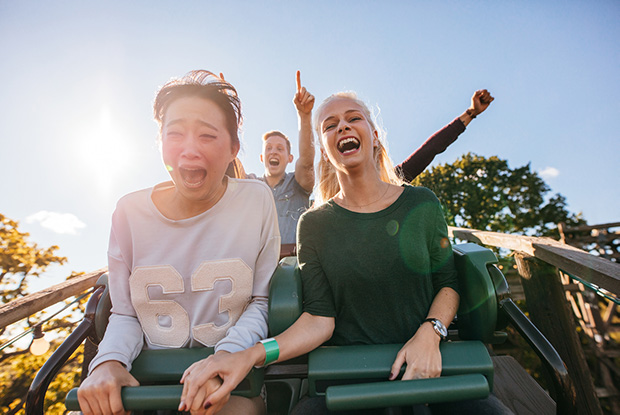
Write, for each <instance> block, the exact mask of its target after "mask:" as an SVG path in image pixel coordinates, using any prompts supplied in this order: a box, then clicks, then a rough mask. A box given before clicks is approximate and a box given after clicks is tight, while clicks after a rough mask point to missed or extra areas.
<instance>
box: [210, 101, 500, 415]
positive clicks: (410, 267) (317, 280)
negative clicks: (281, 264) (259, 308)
mask: <svg viewBox="0 0 620 415" xmlns="http://www.w3.org/2000/svg"><path fill="white" fill-rule="evenodd" d="M315 128H316V131H317V135H318V136H319V137H320V147H321V154H322V157H321V160H320V162H319V168H318V169H319V172H318V178H319V183H318V188H317V189H316V191H315V192H316V193H317V199H319V200H324V201H326V202H325V203H324V204H322V205H321V206H318V207H315V208H313V209H311V210H309V211H308V212H306V213H305V214H304V215H303V216H302V217H301V219H300V222H299V227H298V234H297V241H298V261H299V268H300V271H301V279H302V284H303V299H304V301H303V313H302V315H301V316H300V317H299V319H298V320H297V321H296V322H295V323H294V324H293V325H292V326H291V327H290V328H289V329H288V330H286V331H285V332H284V333H282V334H280V335H279V336H276V337H275V339H268V340H265V341H263V342H262V343H259V344H257V345H255V346H253V347H251V348H249V349H247V350H244V351H242V352H239V353H234V354H230V355H226V356H221V357H215V358H214V359H212V361H211V362H209V365H207V366H208V367H207V368H205V370H204V371H203V376H205V377H211V376H219V377H221V378H222V379H224V383H223V385H222V387H221V388H220V389H219V390H217V391H216V392H215V393H213V394H211V395H210V396H209V397H207V402H208V403H212V404H213V405H214V406H217V405H218V402H220V401H221V400H222V399H223V400H225V399H226V396H227V394H228V393H229V392H230V390H232V388H234V387H235V386H236V385H237V384H238V382H240V381H241V379H243V377H244V376H245V375H246V373H247V372H248V371H249V370H250V369H251V368H252V366H254V365H262V364H265V363H267V364H268V363H272V359H271V357H272V356H276V355H277V353H273V352H272V351H273V350H274V349H276V350H277V349H279V357H277V360H278V361H284V360H288V359H291V358H293V357H296V356H299V355H301V354H304V353H308V352H310V351H311V350H313V349H315V348H316V347H318V346H320V345H322V344H330V345H354V344H381V343H402V344H404V346H403V347H402V348H401V350H400V351H399V353H398V354H397V356H396V359H395V361H394V363H393V366H392V369H391V375H390V379H392V380H395V379H396V377H397V375H398V373H399V372H400V368H401V367H402V366H403V365H404V364H406V369H405V372H404V375H403V377H402V379H414V378H429V377H437V376H439V375H440V373H441V354H440V352H439V343H440V340H441V339H442V333H443V332H444V329H445V327H446V326H448V325H449V324H450V322H451V321H452V319H453V318H454V315H455V313H456V310H457V308H458V304H459V295H458V293H457V278H456V270H455V267H454V262H453V257H452V249H451V247H450V242H449V240H448V237H447V226H446V222H445V220H444V217H443V214H442V209H441V206H440V204H439V201H438V200H437V198H436V197H435V195H434V194H433V193H432V192H431V191H430V190H428V189H426V188H420V187H412V186H409V185H403V184H402V183H401V181H400V180H399V179H398V178H397V177H396V176H395V175H394V168H393V166H392V164H391V161H390V159H389V157H388V155H387V151H386V148H385V145H384V144H383V142H382V139H381V137H380V134H379V132H378V129H377V127H376V126H375V123H374V121H373V119H372V116H371V114H370V111H369V110H368V108H367V107H366V105H365V104H364V103H363V102H361V101H360V100H359V99H358V98H357V97H356V96H355V94H352V93H338V94H335V95H332V96H331V97H329V98H328V99H326V100H325V101H324V102H323V104H322V105H321V106H320V107H319V109H318V111H317V116H316V120H315ZM267 349H269V350H270V353H268V354H267V353H266V350H267ZM267 355H269V357H270V359H269V360H268V361H267V362H266V359H267ZM490 401H492V402H489V400H485V401H484V402H481V401H479V402H469V403H467V404H465V403H459V404H458V405H456V406H455V405H452V407H451V408H448V409H447V411H448V413H462V412H465V413H505V412H506V411H505V409H506V408H505V407H503V405H502V404H501V403H500V402H499V401H497V399H495V398H493V397H492V398H491V399H490ZM440 409H445V408H434V410H437V412H438V413H439V410H440ZM294 412H295V413H298V414H302V413H303V414H310V413H311V414H319V413H328V411H327V408H326V407H325V403H324V399H323V398H311V399H304V400H302V401H301V402H300V404H299V405H298V407H297V408H296V410H295V411H294Z"/></svg>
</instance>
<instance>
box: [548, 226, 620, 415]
mask: <svg viewBox="0 0 620 415" xmlns="http://www.w3.org/2000/svg"><path fill="white" fill-rule="evenodd" d="M558 229H559V231H560V241H561V242H562V243H565V244H568V245H571V246H574V247H577V248H579V249H583V250H584V251H588V252H592V253H595V254H596V255H598V256H600V257H602V258H607V259H609V260H610V261H613V262H616V263H620V222H615V223H605V224H601V225H590V226H579V227H574V228H569V227H567V226H566V225H565V224H563V223H560V224H558ZM560 276H561V278H562V284H563V285H564V288H565V291H566V299H567V301H568V303H569V305H570V306H571V308H572V310H573V312H574V314H575V316H576V317H577V321H578V323H579V326H580V328H581V330H582V331H583V333H584V334H585V335H586V336H588V338H589V339H590V341H589V342H588V344H587V348H586V350H585V351H586V354H588V355H589V356H590V357H591V361H596V362H597V367H595V368H594V370H593V371H594V372H595V377H596V378H597V379H598V383H599V385H600V387H599V388H597V395H598V396H599V397H607V398H609V399H610V402H611V406H612V410H613V412H614V413H619V414H620V396H619V392H618V388H617V387H616V385H615V383H614V381H613V379H614V377H615V378H616V379H620V369H619V368H618V366H617V365H615V364H614V359H615V358H618V357H620V345H619V344H618V342H617V341H615V340H614V339H613V337H614V336H613V335H614V334H616V335H617V334H619V333H620V324H618V323H617V321H618V318H617V317H618V316H619V315H620V314H619V313H618V309H619V308H620V305H619V304H618V301H617V300H618V298H617V297H618V296H617V295H615V296H607V297H605V296H598V295H595V294H594V291H593V289H592V287H588V286H586V284H584V282H582V281H581V280H580V279H579V278H574V277H573V276H571V275H570V274H569V273H566V272H560ZM614 297H615V298H614ZM601 308H603V310H601Z"/></svg>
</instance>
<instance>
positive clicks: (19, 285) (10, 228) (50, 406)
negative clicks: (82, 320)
mask: <svg viewBox="0 0 620 415" xmlns="http://www.w3.org/2000/svg"><path fill="white" fill-rule="evenodd" d="M18 227H19V224H18V223H17V222H16V221H13V220H11V219H9V218H7V217H6V216H4V215H2V214H0V300H1V303H0V304H6V303H8V302H9V301H11V300H14V299H16V298H20V297H23V296H24V295H26V294H28V293H29V286H28V283H29V282H30V281H32V278H36V277H39V276H40V275H43V274H44V273H45V271H46V269H47V267H48V266H50V265H53V264H58V265H62V264H64V263H65V262H66V260H67V258H65V257H62V256H58V255H56V254H55V252H56V251H57V250H58V246H55V245H54V246H51V247H49V248H40V247H38V246H37V244H36V243H32V242H30V241H29V240H28V238H29V236H30V235H29V234H28V233H25V232H21V231H20V230H19V228H18ZM76 275H79V274H77V273H72V274H71V276H69V278H71V277H74V276H76ZM83 303H84V301H81V302H80V303H76V304H74V305H73V307H72V308H71V309H70V310H71V311H73V312H76V311H80V310H83ZM45 315H46V312H45V311H44V312H42V313H40V314H39V315H38V316H35V317H32V316H31V317H30V318H28V320H27V321H26V326H32V325H34V324H36V323H33V322H32V321H31V319H32V320H36V321H41V319H42V318H43V317H44V316H45ZM70 317H71V314H70V315H69V316H65V317H60V318H55V319H54V320H50V321H49V322H48V323H46V325H45V326H44V327H45V330H46V331H47V332H48V333H49V332H53V333H54V335H56V336H57V337H56V338H55V339H53V340H52V341H51V348H50V351H48V352H47V353H46V354H44V355H42V356H33V355H32V354H31V353H30V352H29V350H27V349H26V350H20V349H19V348H17V347H16V346H15V345H12V346H9V347H8V348H6V349H4V350H3V352H2V356H0V385H2V387H1V390H2V393H0V413H4V414H20V415H21V414H24V413H25V410H24V404H25V399H26V393H27V392H28V388H29V387H30V384H31V383H32V380H33V379H34V376H35V374H36V372H37V371H38V370H39V368H40V367H41V366H42V365H43V363H45V361H46V360H47V359H48V358H49V357H50V355H51V354H52V351H53V350H55V349H56V347H57V346H58V345H59V344H60V343H61V342H62V340H63V339H64V338H65V337H66V336H67V335H68V333H69V331H70V330H71V328H73V326H74V325H75V323H74V322H72V321H70ZM72 320H73V319H72ZM16 326H17V324H16V325H14V326H13V327H12V328H11V330H6V332H5V328H1V329H0V344H4V343H5V342H7V341H8V340H10V337H12V336H14V335H16V334H18V333H19V330H20V329H21V328H23V329H27V327H25V328H24V327H16ZM46 337H48V338H51V337H53V335H50V334H48V335H47V336H46ZM82 359H83V355H82V346H81V347H80V348H79V349H78V351H77V352H76V353H74V355H73V356H72V357H71V358H70V359H69V362H68V363H67V364H66V365H65V367H64V368H63V369H62V370H61V371H60V372H59V373H58V375H57V376H56V378H55V379H54V380H53V381H52V383H51V384H50V387H49V389H48V393H47V398H46V405H45V413H46V414H62V413H64V397H65V395H66V394H67V392H68V391H69V389H71V388H72V387H74V386H75V385H77V380H78V379H77V377H78V376H79V375H80V367H81V364H82Z"/></svg>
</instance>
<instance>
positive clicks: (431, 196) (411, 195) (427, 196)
mask: <svg viewBox="0 0 620 415" xmlns="http://www.w3.org/2000/svg"><path fill="white" fill-rule="evenodd" d="M403 187H404V188H405V190H404V193H405V197H406V198H407V199H410V200H415V201H417V202H418V203H419V202H434V203H439V199H438V198H437V196H436V195H435V193H433V191H432V190H431V189H429V188H427V187H422V186H411V185H409V184H404V185H403Z"/></svg>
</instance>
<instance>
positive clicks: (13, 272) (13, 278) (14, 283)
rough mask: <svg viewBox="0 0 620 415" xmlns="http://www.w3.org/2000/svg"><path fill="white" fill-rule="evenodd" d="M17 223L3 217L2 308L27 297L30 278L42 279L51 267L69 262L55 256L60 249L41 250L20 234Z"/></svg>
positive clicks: (0, 243) (0, 240) (0, 219)
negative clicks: (12, 301)
mask: <svg viewBox="0 0 620 415" xmlns="http://www.w3.org/2000/svg"><path fill="white" fill-rule="evenodd" d="M17 227H18V224H17V222H15V221H13V220H11V219H9V218H7V217H6V216H4V215H3V214H1V213H0V287H1V288H2V289H1V290H0V301H2V304H5V303H8V302H9V301H11V300H13V299H15V298H18V297H22V296H24V295H25V294H26V293H27V291H28V278H31V277H39V276H40V275H41V274H42V273H44V272H45V270H46V269H47V267H48V266H49V265H51V264H59V265H62V264H64V263H65V262H66V261H67V258H65V257H61V256H57V255H55V254H54V252H55V251H56V250H58V247H57V246H56V245H53V246H50V247H49V248H39V247H38V246H37V244H35V243H32V242H29V241H28V237H29V236H30V235H29V234H28V233H25V232H20V231H19V229H18V228H17Z"/></svg>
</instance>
